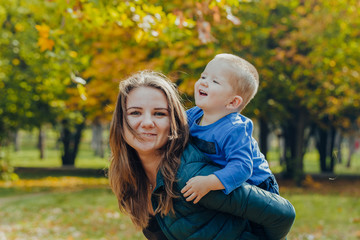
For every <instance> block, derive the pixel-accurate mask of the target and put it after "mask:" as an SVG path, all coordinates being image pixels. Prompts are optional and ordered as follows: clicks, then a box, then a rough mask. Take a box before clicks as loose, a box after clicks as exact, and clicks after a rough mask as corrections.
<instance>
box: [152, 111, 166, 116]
mask: <svg viewBox="0 0 360 240" xmlns="http://www.w3.org/2000/svg"><path fill="white" fill-rule="evenodd" d="M154 115H155V116H166V113H164V112H155V113H154Z"/></svg>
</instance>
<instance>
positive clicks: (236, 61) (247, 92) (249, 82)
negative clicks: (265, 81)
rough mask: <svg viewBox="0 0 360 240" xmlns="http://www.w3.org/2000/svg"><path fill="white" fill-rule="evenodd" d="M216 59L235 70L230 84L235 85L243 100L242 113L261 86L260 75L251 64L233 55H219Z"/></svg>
mask: <svg viewBox="0 0 360 240" xmlns="http://www.w3.org/2000/svg"><path fill="white" fill-rule="evenodd" d="M214 59H216V60H223V61H225V62H226V63H227V64H228V65H229V67H230V69H232V70H233V71H232V72H231V73H230V76H231V77H230V82H231V84H232V85H233V87H234V89H235V92H236V94H237V95H239V96H241V97H242V99H243V102H242V103H241V105H240V107H239V112H240V111H241V110H243V109H244V108H245V106H246V105H247V104H248V103H249V102H250V100H251V99H252V98H253V97H254V96H255V94H256V92H257V89H258V86H259V74H258V72H257V70H256V68H255V67H254V66H253V65H252V64H251V63H249V62H248V61H246V60H245V59H243V58H241V57H238V56H235V55H233V54H229V53H222V54H218V55H216V56H215V57H214Z"/></svg>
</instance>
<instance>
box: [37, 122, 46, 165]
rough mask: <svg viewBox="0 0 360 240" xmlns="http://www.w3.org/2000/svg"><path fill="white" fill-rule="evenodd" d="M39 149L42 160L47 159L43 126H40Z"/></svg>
mask: <svg viewBox="0 0 360 240" xmlns="http://www.w3.org/2000/svg"><path fill="white" fill-rule="evenodd" d="M38 149H39V151H40V159H44V158H45V131H44V128H43V127H42V126H39V136H38Z"/></svg>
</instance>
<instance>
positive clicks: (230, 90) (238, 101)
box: [181, 54, 279, 203]
mask: <svg viewBox="0 0 360 240" xmlns="http://www.w3.org/2000/svg"><path fill="white" fill-rule="evenodd" d="M258 85H259V75H258V73H257V71H256V69H255V67H254V66H253V65H252V64H250V63H249V62H248V61H246V60H244V59H242V58H240V57H238V56H235V55H232V54H219V55H216V56H215V58H214V59H212V60H211V61H210V62H209V63H208V64H207V66H206V68H205V70H204V71H203V73H202V74H201V77H200V79H199V80H198V81H197V82H196V83H195V92H194V95H195V103H196V107H193V108H191V109H189V110H187V116H188V123H189V128H190V135H191V139H192V141H193V143H194V144H195V145H196V146H197V147H198V148H199V149H200V150H201V151H202V152H203V153H205V155H207V156H208V157H209V158H210V159H211V160H212V161H213V162H215V163H217V164H219V165H220V166H221V167H222V169H221V170H218V171H216V172H214V173H213V174H210V175H208V176H196V177H193V178H191V179H190V180H189V181H188V182H187V184H186V186H185V187H184V188H183V189H182V190H181V192H182V193H183V195H184V197H185V198H186V200H187V201H194V203H197V202H199V200H200V199H201V198H202V197H203V196H205V195H206V194H207V193H208V192H209V191H214V190H223V191H224V192H225V193H226V194H229V193H231V192H232V191H233V190H234V189H236V188H237V187H239V186H240V185H241V184H242V183H243V182H248V183H250V184H252V185H256V186H258V187H260V188H262V189H264V190H267V191H270V192H273V193H277V194H279V187H278V184H277V182H276V180H275V177H274V175H273V174H272V172H271V171H270V168H269V164H268V162H267V161H266V159H265V157H264V155H263V154H262V153H261V152H260V150H259V147H258V144H257V142H256V140H255V139H254V138H253V137H252V132H253V123H252V121H251V120H250V119H248V118H246V117H245V116H243V115H241V114H240V112H241V111H242V110H243V109H244V108H245V106H246V105H247V104H248V103H249V101H250V100H251V99H252V98H253V97H254V95H255V94H256V92H257V89H258Z"/></svg>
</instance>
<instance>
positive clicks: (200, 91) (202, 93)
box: [199, 90, 207, 96]
mask: <svg viewBox="0 0 360 240" xmlns="http://www.w3.org/2000/svg"><path fill="white" fill-rule="evenodd" d="M199 94H200V95H201V96H207V93H206V92H204V91H203V90H199Z"/></svg>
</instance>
